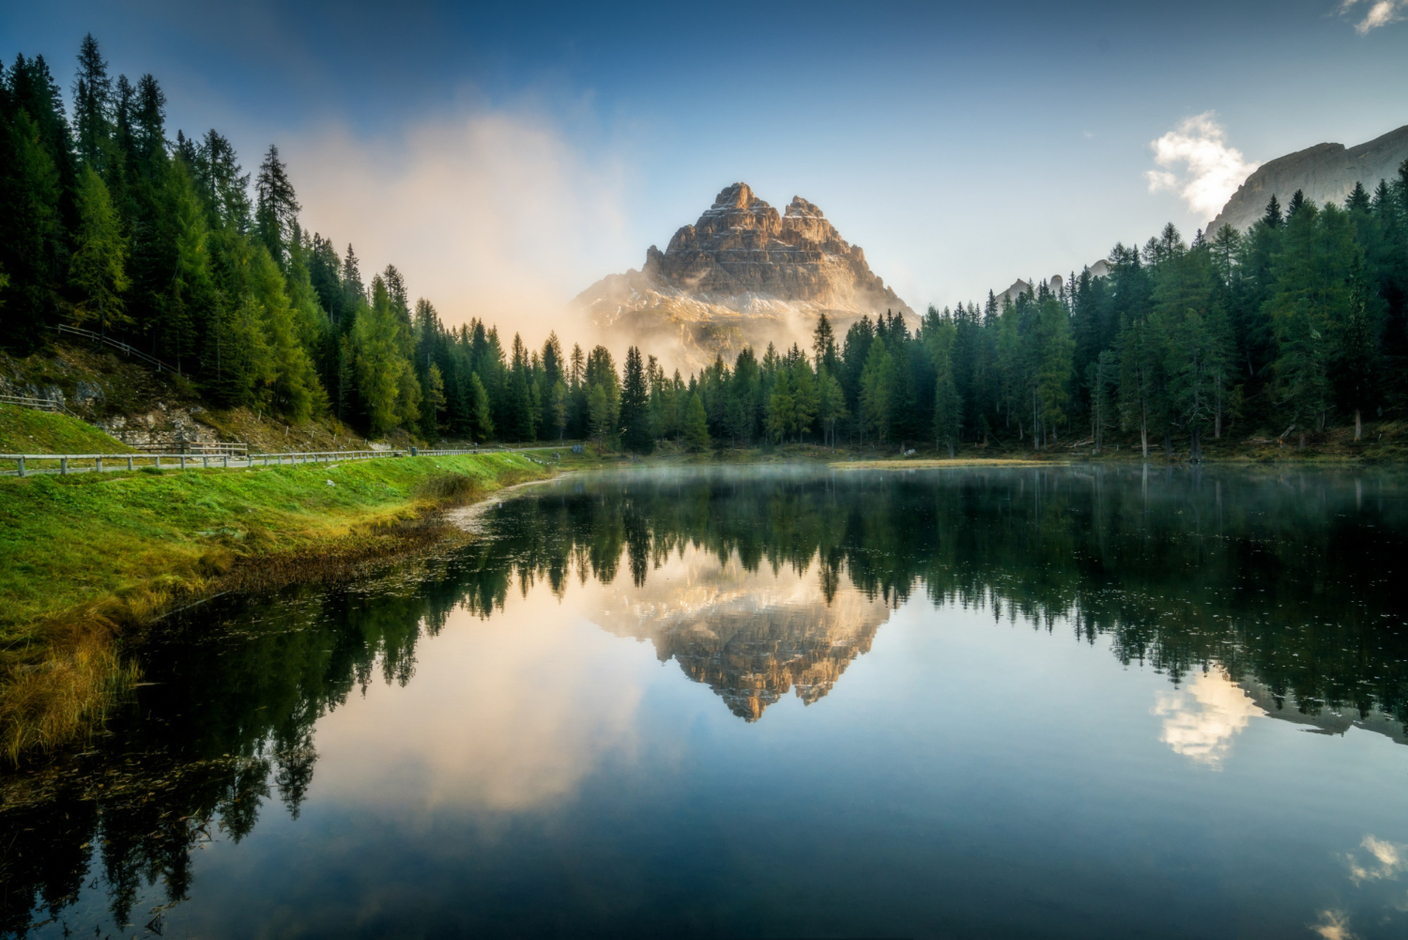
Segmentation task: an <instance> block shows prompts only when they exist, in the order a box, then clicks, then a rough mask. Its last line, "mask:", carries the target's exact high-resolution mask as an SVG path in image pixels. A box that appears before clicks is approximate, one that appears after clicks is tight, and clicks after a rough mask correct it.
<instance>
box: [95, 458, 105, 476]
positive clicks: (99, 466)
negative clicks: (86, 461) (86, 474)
mask: <svg viewBox="0 0 1408 940" xmlns="http://www.w3.org/2000/svg"><path fill="white" fill-rule="evenodd" d="M93 472H94V473H102V472H103V458H101V457H94V458H93Z"/></svg>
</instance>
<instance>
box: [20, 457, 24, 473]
mask: <svg viewBox="0 0 1408 940" xmlns="http://www.w3.org/2000/svg"><path fill="white" fill-rule="evenodd" d="M20 476H24V458H23V457H21V458H20Z"/></svg>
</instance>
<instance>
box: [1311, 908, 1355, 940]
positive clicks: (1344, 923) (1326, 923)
mask: <svg viewBox="0 0 1408 940" xmlns="http://www.w3.org/2000/svg"><path fill="white" fill-rule="evenodd" d="M1310 930H1311V932H1312V933H1317V934H1319V935H1320V936H1322V937H1324V938H1325V940H1354V934H1353V933H1351V932H1350V929H1349V915H1348V914H1346V913H1344V911H1321V912H1320V922H1319V923H1318V924H1311V925H1310Z"/></svg>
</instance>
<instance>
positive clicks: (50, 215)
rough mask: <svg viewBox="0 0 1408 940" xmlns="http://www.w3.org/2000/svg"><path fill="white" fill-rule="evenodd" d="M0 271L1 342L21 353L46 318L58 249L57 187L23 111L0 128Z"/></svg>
mask: <svg viewBox="0 0 1408 940" xmlns="http://www.w3.org/2000/svg"><path fill="white" fill-rule="evenodd" d="M0 147H3V149H0V270H3V271H4V272H5V275H6V277H7V278H8V279H9V284H8V286H7V287H6V288H5V290H4V293H3V295H0V296H4V297H6V298H7V300H8V303H7V304H6V307H7V310H6V312H5V323H6V332H7V333H8V334H9V335H8V336H6V337H5V338H4V342H5V343H6V344H10V345H12V346H13V348H15V349H17V350H19V351H22V352H27V351H28V350H29V349H31V348H33V346H34V345H35V344H37V343H38V342H39V340H40V336H41V329H42V328H43V326H44V324H45V322H46V321H48V320H50V319H52V317H53V311H54V296H55V290H54V288H55V285H54V283H53V272H54V269H55V268H56V267H57V264H56V262H57V260H58V259H59V258H60V257H61V252H62V250H63V241H64V231H63V225H62V218H61V214H60V212H61V207H60V197H61V188H60V187H61V183H60V179H59V173H58V168H57V166H56V164H55V161H54V159H53V157H52V155H51V154H50V152H49V147H48V146H47V145H46V142H45V140H44V135H43V131H42V130H41V128H40V125H39V122H38V121H36V120H35V119H34V118H32V117H31V116H30V115H29V113H28V112H27V111H24V110H21V111H19V112H18V113H17V114H15V115H14V118H13V120H12V122H11V124H10V126H9V127H8V128H0Z"/></svg>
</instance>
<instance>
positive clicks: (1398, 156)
mask: <svg viewBox="0 0 1408 940" xmlns="http://www.w3.org/2000/svg"><path fill="white" fill-rule="evenodd" d="M1404 160H1408V125H1404V126H1403V127H1400V128H1399V129H1398V130H1396V131H1390V132H1389V133H1387V134H1385V135H1383V136H1382V137H1378V138H1375V139H1374V140H1371V141H1369V142H1368V143H1367V144H1360V145H1358V146H1357V147H1346V146H1345V145H1344V144H1316V145H1315V146H1314V147H1308V148H1306V149H1305V150H1298V151H1296V152H1295V153H1291V154H1287V155H1286V156H1284V157H1277V158H1276V159H1275V160H1272V161H1270V162H1269V163H1264V164H1262V165H1261V166H1260V167H1259V168H1257V170H1256V172H1254V173H1253V174H1252V175H1251V176H1249V177H1247V181H1246V182H1245V183H1243V184H1242V185H1241V186H1240V187H1239V188H1238V189H1237V191H1236V192H1235V193H1233V194H1232V198H1231V199H1229V200H1227V205H1225V206H1223V207H1222V211H1221V212H1219V213H1218V214H1217V218H1215V219H1213V220H1212V222H1210V223H1208V232H1209V234H1211V233H1212V232H1215V231H1217V230H1218V229H1219V228H1221V227H1222V226H1224V225H1231V226H1233V227H1235V228H1236V229H1237V230H1239V231H1246V229H1247V228H1248V227H1249V226H1251V225H1252V223H1254V222H1255V221H1256V220H1257V219H1259V218H1261V217H1262V214H1263V213H1265V211H1266V204H1267V202H1269V201H1270V200H1271V197H1272V196H1273V195H1275V196H1276V198H1277V199H1279V200H1280V202H1281V205H1282V206H1283V207H1284V206H1285V205H1286V203H1287V202H1289V201H1290V198H1291V196H1292V195H1293V194H1294V193H1295V191H1296V190H1298V189H1299V190H1301V191H1302V192H1304V193H1305V197H1306V198H1307V199H1310V200H1313V201H1314V202H1316V203H1317V204H1323V203H1326V202H1334V203H1343V202H1344V198H1345V197H1346V196H1348V195H1349V193H1350V191H1351V190H1353V189H1354V184H1355V183H1363V184H1364V188H1365V189H1368V190H1369V191H1370V192H1373V190H1374V187H1376V186H1377V185H1378V184H1379V180H1381V179H1386V180H1392V179H1394V178H1395V177H1397V175H1398V168H1399V166H1400V165H1401V164H1402V163H1403V161H1404Z"/></svg>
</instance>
